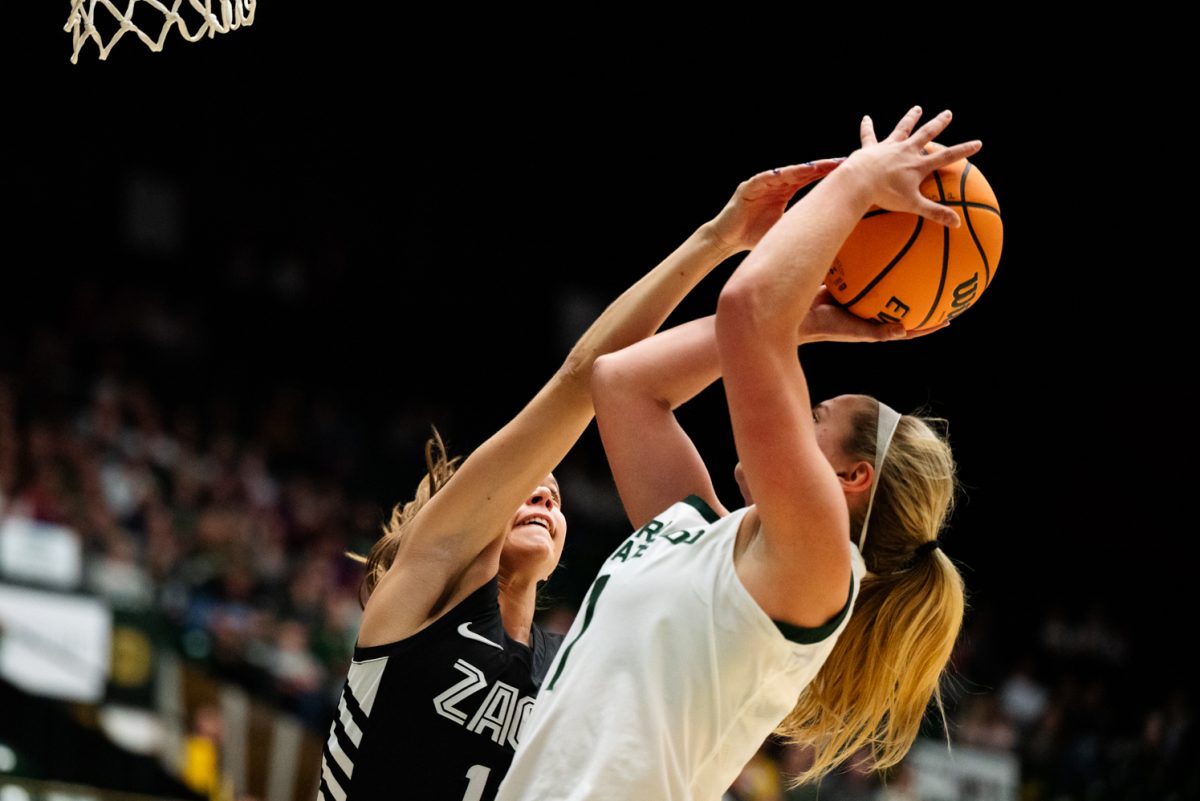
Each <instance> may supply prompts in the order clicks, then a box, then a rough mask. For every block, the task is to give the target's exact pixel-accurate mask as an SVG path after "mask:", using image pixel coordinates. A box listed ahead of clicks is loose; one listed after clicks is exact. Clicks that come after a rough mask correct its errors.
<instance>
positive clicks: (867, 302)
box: [825, 143, 1004, 331]
mask: <svg viewBox="0 0 1200 801" xmlns="http://www.w3.org/2000/svg"><path fill="white" fill-rule="evenodd" d="M926 147H927V149H928V151H930V152H933V151H937V150H942V149H944V148H943V147H942V146H941V145H938V144H935V143H930V144H929V145H927V146H926ZM921 192H922V194H924V195H925V196H926V197H928V198H930V199H931V200H935V201H937V202H938V203H940V204H942V205H943V206H950V207H951V208H953V209H954V210H955V211H956V212H958V216H959V218H960V219H961V220H962V225H960V226H959V227H958V228H947V227H945V226H942V225H938V224H937V223H935V222H932V221H930V220H928V219H926V218H924V217H921V216H918V215H916V214H912V213H909V212H895V211H887V210H886V209H881V208H877V207H873V208H872V209H871V210H869V211H868V212H867V213H866V214H865V215H864V216H863V218H862V220H861V221H860V222H859V223H858V225H857V226H855V228H854V230H853V231H852V232H851V233H850V236H849V238H847V239H846V241H845V242H844V243H843V244H842V247H841V250H839V251H838V255H837V257H836V258H835V259H834V261H833V266H832V267H830V268H829V274H828V275H827V276H826V279H825V286H826V287H827V288H828V290H829V293H830V294H831V295H833V297H834V299H835V300H836V301H837V302H838V303H840V304H842V306H843V307H845V308H846V309H848V310H850V311H851V312H853V313H854V314H857V315H858V316H859V317H865V318H868V319H873V320H879V321H881V322H887V323H897V322H898V323H901V324H902V325H903V326H904V327H905V328H906V329H907V330H909V331H919V330H922V329H925V328H932V327H934V326H936V325H939V324H940V323H943V322H948V321H950V320H953V319H954V318H955V317H958V316H959V315H960V314H962V313H963V312H965V311H966V310H967V309H969V308H971V306H972V305H974V304H975V302H976V301H977V300H978V299H979V296H980V295H982V294H983V291H984V290H985V289H987V288H988V286H989V285H990V284H991V282H992V279H993V278H995V277H996V265H997V264H998V263H999V261H1000V248H1001V243H1002V240H1003V238H1004V236H1003V234H1004V226H1003V224H1002V223H1001V220H1000V205H999V203H997V202H996V194H995V193H994V192H993V191H992V187H991V186H990V185H989V184H988V182H987V179H986V178H984V177H983V173H981V172H980V171H979V169H978V168H977V167H975V165H973V164H971V162H970V161H968V160H967V159H960V160H959V161H956V162H954V163H952V164H949V165H947V166H945V167H942V168H941V169H940V170H936V171H934V172H932V173H930V175H929V176H928V177H927V178H926V179H925V180H924V181H923V182H922V183H921Z"/></svg>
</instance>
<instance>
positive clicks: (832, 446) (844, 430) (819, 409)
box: [733, 395, 865, 506]
mask: <svg viewBox="0 0 1200 801" xmlns="http://www.w3.org/2000/svg"><path fill="white" fill-rule="evenodd" d="M864 402H865V398H864V397H863V396H861V395H839V396H837V397H836V398H830V399H829V400H827V401H822V402H820V403H818V404H817V405H816V406H814V407H813V428H814V430H815V432H816V436H817V446H818V447H819V448H820V449H821V453H823V454H825V458H826V459H828V460H829V464H831V465H832V466H833V469H834V471H835V472H841V471H843V470H845V469H848V468H849V466H850V465H851V463H852V462H853V460H852V459H851V458H850V457H849V455H847V453H846V451H845V450H844V448H843V445H844V443H846V442H848V441H849V440H850V434H851V430H852V428H853V418H854V413H855V412H856V411H857V410H858V409H859V408H860V407H861V405H862V404H863V403H864ZM733 478H734V480H735V481H737V485H738V489H740V490H741V491H742V499H743V500H744V501H745V502H746V505H747V506H749V505H750V504H752V503H754V497H753V495H752V494H751V492H750V483H749V482H748V481H747V480H746V471H745V470H743V469H742V463H741V462H738V463H737V466H736V467H734V468H733Z"/></svg>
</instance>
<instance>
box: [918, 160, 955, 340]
mask: <svg viewBox="0 0 1200 801" xmlns="http://www.w3.org/2000/svg"><path fill="white" fill-rule="evenodd" d="M933 182H934V184H936V185H937V191H938V198H939V199H940V202H945V200H946V190H945V188H944V187H943V186H942V176H941V175H939V174H938V172H937V170H934V171H933ZM949 271H950V229H949V228H947V227H945V226H943V227H942V274H941V276H939V277H938V288H937V294H936V295H934V296H933V304H932V305H931V306H930V307H929V312H928V313H927V314H926V315H925V319H924V320H922V321H921V322H919V323H918V324H917V330H920V329H922V328H924V327H925V324H926V323H927V322H929V318H931V317H933V313H934V312H935V311H937V307H938V304H939V303H941V302H942V292H943V291H945V289H946V273H948V272H949Z"/></svg>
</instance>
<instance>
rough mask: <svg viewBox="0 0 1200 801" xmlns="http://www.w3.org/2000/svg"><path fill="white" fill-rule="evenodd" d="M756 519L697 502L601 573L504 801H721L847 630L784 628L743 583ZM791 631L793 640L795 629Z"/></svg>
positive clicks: (621, 551)
mask: <svg viewBox="0 0 1200 801" xmlns="http://www.w3.org/2000/svg"><path fill="white" fill-rule="evenodd" d="M745 513H746V510H745V509H740V510H738V511H736V512H734V513H732V514H730V515H728V516H726V517H724V518H721V519H718V518H717V515H716V514H715V513H714V512H713V511H712V509H711V508H710V507H709V506H708V505H707V504H706V503H705V502H704V501H703V500H701V499H699V498H697V497H695V496H691V497H689V498H687V499H686V500H685V501H680V502H679V503H676V504H675V505H674V506H672V507H670V508H669V509H667V510H666V511H665V512H664V513H663V514H661V515H659V516H658V517H657V518H656V519H655V520H653V521H651V522H650V523H648V524H647V525H645V526H644V527H642V528H641V529H640V530H639V531H637V532H635V533H634V534H633V536H631V537H630V538H629V539H627V540H626V541H625V542H624V543H623V544H622V545H621V547H620V548H618V549H617V550H616V552H614V553H613V555H612V556H610V557H609V558H608V559H607V560H606V561H605V563H604V564H603V566H602V567H601V568H600V571H599V575H598V576H597V577H596V580H595V582H593V584H592V587H591V589H590V590H589V591H588V595H587V597H586V598H585V599H584V603H583V606H582V607H581V608H580V610H579V614H578V615H577V616H576V618H575V622H574V624H573V625H572V626H571V630H570V632H568V634H567V636H566V639H565V640H564V642H563V646H562V648H561V649H560V650H559V652H558V655H557V657H555V659H554V661H553V662H552V663H551V665H550V668H549V672H548V673H547V677H546V680H545V682H544V684H543V685H542V689H541V692H540V693H539V695H538V699H537V703H536V704H535V706H534V710H533V713H532V716H531V718H530V720H529V722H528V724H527V725H526V727H525V728H524V730H523V731H522V733H521V741H520V744H519V745H518V748H517V753H516V757H515V759H514V761H513V764H512V767H511V769H510V770H509V773H508V776H507V777H506V778H505V780H504V782H503V783H502V784H501V786H500V793H499V795H498V796H497V801H533V800H534V799H536V800H537V801H551V800H554V799H557V800H561V801H567V800H570V801H583V799H587V801H601V800H602V799H604V800H607V799H611V800H612V801H643V799H645V800H647V801H703V800H705V799H710V800H715V799H718V798H720V797H721V795H722V793H724V792H725V790H726V789H728V787H729V786H730V785H731V784H732V783H733V781H734V779H735V778H736V777H737V775H738V773H739V772H740V771H741V769H742V767H743V766H744V765H745V764H746V762H747V761H749V759H750V758H751V757H752V756H753V755H754V753H755V752H756V751H757V750H758V748H759V746H761V745H762V743H763V741H764V740H766V738H767V737H768V736H769V735H770V734H771V732H772V731H774V729H775V727H776V726H777V725H778V724H779V722H780V721H781V720H783V718H784V717H786V716H787V714H788V713H789V712H791V710H792V708H793V707H794V706H795V704H796V700H797V699H798V698H799V696H800V693H801V692H802V691H803V690H804V688H805V687H806V686H807V685H808V683H809V682H810V681H812V679H813V677H814V676H815V675H816V674H817V671H818V670H820V668H821V665H822V664H823V663H824V662H825V659H826V658H827V657H828V656H829V653H830V651H831V650H832V649H833V645H834V642H835V641H836V640H837V637H838V635H839V634H840V633H841V631H842V630H843V629H844V628H845V625H846V620H847V619H848V618H849V610H850V609H851V607H852V606H853V603H854V598H855V597H856V595H857V592H858V586H859V583H860V581H861V579H862V575H863V573H864V572H865V569H866V568H865V566H864V565H863V561H862V557H861V556H860V555H859V553H858V550H857V549H856V548H854V547H853V546H852V545H850V544H849V543H847V546H848V547H849V548H850V550H851V553H852V563H853V579H852V580H851V582H850V587H849V588H848V589H849V596H848V599H847V603H846V607H845V608H844V609H843V611H842V613H841V614H840V615H838V616H837V617H835V618H834V619H833V620H831V621H830V622H829V623H828V624H827V625H825V626H822V627H820V628H817V629H797V628H795V627H789V626H780V625H777V624H776V623H774V622H773V621H772V620H771V619H770V618H769V617H768V616H767V615H766V613H765V612H763V610H762V608H761V607H759V605H758V603H757V602H756V601H755V600H754V599H753V598H752V597H751V596H750V593H749V592H748V591H747V590H746V588H745V586H744V585H743V584H742V582H741V580H740V579H739V578H738V577H737V574H736V572H735V570H734V564H733V549H734V543H735V541H736V538H737V530H738V525H739V524H740V523H741V521H742V517H743V516H744V515H745ZM784 630H787V631H788V637H791V639H789V638H788V637H785V636H784V633H783V631H784Z"/></svg>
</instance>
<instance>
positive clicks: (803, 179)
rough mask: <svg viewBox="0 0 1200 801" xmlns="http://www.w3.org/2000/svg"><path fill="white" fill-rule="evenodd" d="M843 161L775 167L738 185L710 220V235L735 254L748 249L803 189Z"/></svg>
mask: <svg viewBox="0 0 1200 801" xmlns="http://www.w3.org/2000/svg"><path fill="white" fill-rule="evenodd" d="M845 160H846V159H845V158H835V159H820V160H819V161H807V162H805V163H804V164H793V165H791V166H788V167H778V168H776V169H773V170H767V171H766V172H760V173H759V174H758V175H755V176H752V177H751V178H747V179H746V180H745V181H742V182H741V183H740V184H738V188H737V190H736V191H735V192H734V193H733V197H731V198H730V199H729V202H728V203H726V204H725V208H723V209H721V213H720V214H718V215H717V216H716V217H715V218H713V220H712V222H711V223H710V225H711V226H712V230H713V233H714V234H715V235H716V236H717V238H718V239H720V240H721V242H723V243H724V244H726V245H728V246H729V247H730V248H732V249H733V250H734V252H741V251H744V250H750V249H751V248H753V247H754V246H755V245H757V244H758V240H760V239H762V237H763V234H765V233H766V232H767V231H769V230H770V229H771V226H772V225H774V224H775V223H777V222H779V218H780V217H782V216H783V213H784V212H785V211H787V208H788V204H789V203H790V202H791V200H792V198H793V197H795V196H796V193H797V192H799V191H800V190H801V189H803V188H804V187H806V186H808V185H809V184H811V183H813V182H814V181H819V180H820V179H822V178H824V177H825V176H826V175H828V174H829V173H831V172H833V170H834V168H835V167H837V166H838V165H839V164H841V163H842V162H843V161H845Z"/></svg>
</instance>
